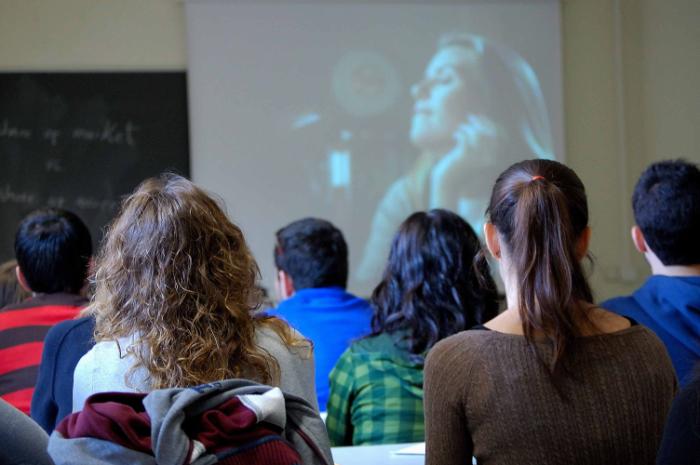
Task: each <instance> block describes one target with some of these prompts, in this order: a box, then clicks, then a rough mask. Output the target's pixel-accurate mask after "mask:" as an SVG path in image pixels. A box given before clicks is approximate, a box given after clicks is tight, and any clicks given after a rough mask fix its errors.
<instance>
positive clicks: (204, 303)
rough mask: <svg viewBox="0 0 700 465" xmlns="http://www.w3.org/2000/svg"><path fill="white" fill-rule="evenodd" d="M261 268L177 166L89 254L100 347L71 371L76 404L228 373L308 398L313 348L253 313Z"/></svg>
mask: <svg viewBox="0 0 700 465" xmlns="http://www.w3.org/2000/svg"><path fill="white" fill-rule="evenodd" d="M258 275H259V271H258V266H257V264H256V262H255V260H254V259H253V256H252V255H251V252H250V250H249V249H248V246H247V244H246V242H245V239H244V237H243V233H242V232H241V230H240V229H239V228H238V227H237V226H236V225H234V224H232V223H231V222H230V221H229V220H228V218H227V217H226V215H225V214H224V212H223V211H222V209H221V207H220V206H219V205H218V204H217V202H216V201H214V200H213V199H212V198H211V197H210V196H209V195H207V194H206V193H205V192H204V191H203V190H202V189H200V188H199V187H197V186H195V185H194V184H193V183H192V182H190V181H188V180H187V179H185V178H182V177H180V176H177V175H172V174H167V175H163V176H161V177H159V178H151V179H148V180H146V181H144V182H143V183H142V184H141V185H140V186H139V187H138V188H137V189H136V191H135V192H134V193H133V194H132V195H130V196H129V197H128V198H126V200H125V201H124V202H123V204H122V207H121V212H120V213H119V215H118V216H117V218H116V219H115V220H114V221H113V223H112V224H111V226H110V227H109V229H108V231H107V234H106V237H105V240H104V243H103V246H102V250H101V251H100V253H99V255H98V257H97V259H96V263H95V275H94V284H95V294H94V297H93V299H92V302H91V304H90V305H89V307H88V308H87V309H86V313H88V314H90V315H93V316H94V318H95V339H96V341H97V344H96V345H95V346H94V347H93V348H92V350H90V352H88V353H87V354H86V355H85V356H84V357H83V358H82V359H81V360H80V362H79V363H78V366H77V367H76V369H75V376H74V379H75V384H74V388H73V409H74V410H80V409H81V408H82V406H83V403H84V401H85V399H86V398H87V397H88V396H90V395H91V394H93V393H95V392H103V391H135V392H148V391H150V390H154V389H160V388H169V387H187V386H194V385H199V384H203V383H208V382H211V381H215V380H222V379H228V378H246V379H251V380H254V381H257V382H261V383H265V384H271V385H276V386H279V387H281V388H282V390H284V391H286V392H289V393H291V394H296V395H298V396H300V397H302V398H304V399H305V400H307V401H308V402H309V403H311V405H313V406H317V403H316V394H315V388H314V368H313V358H312V355H311V347H310V345H309V343H307V341H305V340H304V339H303V338H302V337H301V336H300V335H299V334H298V333H294V332H292V330H291V329H290V328H289V327H288V326H287V325H286V323H284V322H282V321H281V320H279V319H276V318H271V317H265V316H261V315H257V314H255V310H256V308H257V307H258V306H259V302H260V298H261V296H260V293H259V291H258V290H257V289H256V286H255V282H256V278H257V277H258Z"/></svg>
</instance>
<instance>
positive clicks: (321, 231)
mask: <svg viewBox="0 0 700 465" xmlns="http://www.w3.org/2000/svg"><path fill="white" fill-rule="evenodd" d="M276 236H277V244H276V246H275V251H274V255H275V265H276V267H277V281H276V287H277V294H278V296H279V297H280V298H281V299H282V300H281V302H280V303H279V305H278V306H277V308H276V309H274V314H275V315H278V316H281V317H282V318H284V319H285V320H287V322H289V324H290V325H292V326H293V327H294V328H296V329H297V330H299V331H300V332H301V333H302V334H304V335H305V336H306V337H307V338H309V339H310V340H311V341H312V342H313V344H314V355H315V358H316V393H317V395H318V405H319V407H320V409H321V410H322V411H325V410H326V402H327V401H328V374H329V373H330V372H331V369H332V368H333V366H334V365H335V362H337V361H338V357H340V354H342V353H343V351H344V350H345V349H347V347H348V345H349V344H350V342H351V341H352V340H353V339H356V338H357V337H359V336H362V335H365V334H367V333H368V332H369V322H370V318H371V317H372V309H371V307H370V306H369V303H367V301H365V300H364V299H360V298H358V297H355V296H354V295H352V294H350V293H348V292H346V291H345V286H346V284H347V280H348V246H347V244H346V243H345V239H344V238H343V234H342V233H341V232H340V230H338V228H336V227H335V226H333V225H332V224H331V223H329V222H328V221H325V220H320V219H316V218H304V219H302V220H299V221H295V222H293V223H291V224H288V225H287V226H285V227H284V228H282V229H280V230H279V231H277V234H276Z"/></svg>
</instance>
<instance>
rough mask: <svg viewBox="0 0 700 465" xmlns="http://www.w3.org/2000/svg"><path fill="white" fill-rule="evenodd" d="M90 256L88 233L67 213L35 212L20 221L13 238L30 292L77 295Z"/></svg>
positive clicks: (90, 239)
mask: <svg viewBox="0 0 700 465" xmlns="http://www.w3.org/2000/svg"><path fill="white" fill-rule="evenodd" d="M91 256H92V238H91V237H90V231H89V230H88V228H87V226H85V223H83V221H82V220H81V219H80V218H78V216H77V215H75V214H74V213H71V212H69V211H67V210H62V209H57V208H45V209H40V210H35V211H33V212H32V213H30V214H29V215H27V216H26V217H25V218H24V219H23V220H22V222H21V223H20V225H19V228H18V229H17V234H16V235H15V257H16V258H17V264H18V265H19V268H20V270H22V274H23V275H24V278H25V279H26V281H27V284H28V285H29V287H30V288H31V290H32V292H39V293H47V294H53V293H56V292H68V293H72V294H77V293H79V292H80V290H81V289H82V287H83V286H84V285H85V281H86V279H87V275H88V267H89V262H90V257H91Z"/></svg>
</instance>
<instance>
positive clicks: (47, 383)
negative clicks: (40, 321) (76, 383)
mask: <svg viewBox="0 0 700 465" xmlns="http://www.w3.org/2000/svg"><path fill="white" fill-rule="evenodd" d="M94 331H95V320H93V319H92V318H79V319H76V320H67V321H63V322H61V323H59V324H57V325H56V326H54V327H53V328H51V329H50V330H49V332H48V334H47V335H46V339H44V351H43V353H42V355H41V366H40V367H39V376H38V379H37V383H36V388H35V389H34V396H33V397H32V409H31V416H32V418H33V419H34V420H35V421H36V422H37V423H39V425H40V426H41V427H42V428H44V430H45V431H46V432H47V433H48V434H51V432H52V431H53V430H54V428H55V427H56V425H58V423H60V421H61V420H62V419H63V418H64V417H66V416H68V415H70V413H71V412H72V411H73V371H75V366H76V365H77V364H78V361H79V360H80V358H81V357H82V356H83V355H85V354H86V353H87V352H88V351H89V350H90V349H91V348H92V346H93V345H94V344H95V342H94V340H93V333H94Z"/></svg>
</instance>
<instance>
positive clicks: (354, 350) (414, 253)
mask: <svg viewBox="0 0 700 465" xmlns="http://www.w3.org/2000/svg"><path fill="white" fill-rule="evenodd" d="M480 248H481V247H480V244H479V239H478V238H477V236H476V234H475V233H474V231H473V230H472V228H471V226H469V224H468V223H467V222H466V221H464V220H463V219H462V218H460V217H459V216H458V215H456V214H454V213H451V212H449V211H446V210H431V211H429V212H427V213H426V212H418V213H414V214H412V215H411V216H409V217H408V219H406V220H405V221H404V222H403V224H402V225H401V226H400V228H399V231H398V233H397V234H396V235H395V236H394V240H393V243H392V246H391V252H390V254H389V262H388V264H387V266H386V270H385V271H384V277H383V279H382V281H381V283H380V284H379V285H378V286H377V287H376V289H375V290H374V292H373V293H372V299H371V303H372V306H373V308H374V316H373V318H372V332H371V334H370V335H369V336H367V337H366V338H364V339H362V340H359V341H357V342H355V343H354V344H352V345H351V346H350V347H349V348H348V350H346V351H345V353H344V354H343V355H342V356H341V357H340V359H339V360H338V363H337V364H336V366H335V368H334V369H333V371H332V372H331V374H330V381H331V391H330V398H329V401H328V418H327V420H326V424H327V426H328V432H329V435H330V437H331V442H332V443H333V444H335V445H348V444H378V443H385V444H390V443H400V442H412V441H422V440H423V432H424V428H423V359H424V355H425V354H426V352H427V351H428V350H429V349H430V348H431V347H432V346H433V345H434V344H435V343H436V342H437V341H439V340H440V339H442V338H445V337H447V336H449V335H451V334H454V333H456V332H458V331H462V330H464V329H469V328H471V327H472V326H474V325H477V324H479V323H482V322H484V321H487V320H489V319H490V318H492V317H494V316H495V315H496V314H497V311H498V304H497V294H496V290H495V289H496V287H495V285H494V282H493V280H492V279H491V277H490V274H489V269H488V264H487V263H486V261H485V260H481V261H479V262H477V263H476V264H475V261H474V258H475V256H476V255H477V253H478V252H479V250H480ZM477 270H478V271H479V272H480V274H481V275H483V276H484V277H485V279H484V280H483V281H482V282H480V281H479V279H478V274H477V272H476V271H477Z"/></svg>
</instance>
